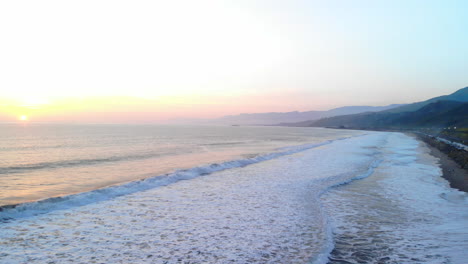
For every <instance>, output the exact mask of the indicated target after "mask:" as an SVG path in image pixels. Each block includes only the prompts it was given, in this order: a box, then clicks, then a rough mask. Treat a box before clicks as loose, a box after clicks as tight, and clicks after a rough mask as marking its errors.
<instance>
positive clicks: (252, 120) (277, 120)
mask: <svg viewBox="0 0 468 264" xmlns="http://www.w3.org/2000/svg"><path fill="white" fill-rule="evenodd" d="M401 106H404V105H401V104H393V105H387V106H345V107H339V108H335V109H331V110H327V111H305V112H299V111H294V112H271V113H244V114H239V115H228V116H223V117H220V118H216V119H190V120H188V119H185V120H183V119H179V120H173V121H172V123H189V124H210V125H272V124H282V123H286V122H288V123H296V122H303V121H309V122H310V120H313V121H315V120H319V119H321V118H325V117H332V116H339V115H351V114H358V113H364V112H378V111H385V110H389V109H393V108H397V107H401Z"/></svg>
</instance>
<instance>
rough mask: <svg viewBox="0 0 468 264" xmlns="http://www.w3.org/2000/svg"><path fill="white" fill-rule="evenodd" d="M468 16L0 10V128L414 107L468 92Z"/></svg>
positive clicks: (257, 0) (228, 2) (416, 8)
mask: <svg viewBox="0 0 468 264" xmlns="http://www.w3.org/2000/svg"><path fill="white" fill-rule="evenodd" d="M467 13H468V1H464V0H458V1H457V0H439V1H435V0H427V1H426V0H425V1H423V0H420V1H418V0H393V1H382V0H352V1H350V0H342V1H339V0H327V1H314V0H283V1H275V0H268V1H267V0H224V1H223V0H198V1H192V0H171V1H157V0H154V1H139V0H132V1H119V0H113V1H101V0H91V1H88V0H81V1H66V0H59V1H49V0H43V1H28V0H23V1H0V36H1V41H0V121H3V122H4V121H15V120H20V119H27V120H29V121H37V122H97V123H99V122H102V123H115V122H117V123H119V122H122V123H125V122H137V123H138V122H143V123H145V122H165V121H166V120H170V119H174V118H215V117H220V116H223V115H229V114H239V113H253V112H257V113H258V112H286V111H308V110H328V109H331V108H334V107H340V106H345V105H374V106H377V105H388V104H393V103H411V102H415V101H421V100H425V99H428V98H431V97H435V96H439V95H444V94H450V93H453V92H454V91H456V90H457V89H460V88H463V87H465V86H468V45H467V43H468V31H467V28H468V19H466V14H467ZM21 117H22V118H21Z"/></svg>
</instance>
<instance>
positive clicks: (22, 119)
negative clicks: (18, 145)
mask: <svg viewBox="0 0 468 264" xmlns="http://www.w3.org/2000/svg"><path fill="white" fill-rule="evenodd" d="M20 120H21V121H28V116H25V115H22V116H20Z"/></svg>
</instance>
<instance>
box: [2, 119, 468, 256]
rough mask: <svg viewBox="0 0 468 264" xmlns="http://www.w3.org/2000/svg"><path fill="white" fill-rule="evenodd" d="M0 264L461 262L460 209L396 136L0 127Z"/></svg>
mask: <svg viewBox="0 0 468 264" xmlns="http://www.w3.org/2000/svg"><path fill="white" fill-rule="evenodd" d="M0 128H1V130H0V152H1V153H2V156H1V157H2V159H1V163H0V188H1V190H2V191H1V192H0V205H2V207H0V208H1V211H0V263H463V261H464V259H466V258H467V257H468V254H467V253H466V248H468V239H467V237H468V232H467V230H468V228H467V227H468V226H467V219H468V211H467V210H466V208H467V205H468V198H467V195H466V193H463V192H459V191H457V190H455V189H451V188H450V187H449V186H448V183H447V182H446V181H445V180H444V179H443V178H441V177H440V176H441V170H440V168H439V166H438V163H437V159H436V158H434V157H432V156H430V155H429V154H428V153H429V152H428V150H427V148H426V147H425V146H424V145H422V144H421V143H420V142H419V141H417V140H416V139H414V138H412V137H409V136H407V135H404V134H400V133H390V132H369V131H351V130H331V129H323V128H291V127H243V126H240V127H237V126H233V127H228V126H217V127H211V126H155V125H154V126H153V125H45V124H28V125H17V124H10V125H2V126H1V127H0Z"/></svg>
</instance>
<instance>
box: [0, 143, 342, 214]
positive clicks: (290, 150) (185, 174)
mask: <svg viewBox="0 0 468 264" xmlns="http://www.w3.org/2000/svg"><path fill="white" fill-rule="evenodd" d="M343 139H346V138H339V139H337V140H343ZM331 142H332V141H325V142H322V143H317V144H303V145H299V146H291V147H287V148H283V149H281V151H278V152H274V153H269V154H265V155H258V156H256V157H253V158H248V159H240V160H233V161H227V162H224V163H220V164H210V165H205V166H199V167H195V168H192V169H187V170H178V171H175V172H173V173H169V174H165V175H159V176H154V177H150V178H146V179H143V180H139V181H133V182H129V183H126V184H122V185H116V186H110V187H107V188H102V189H98V190H94V191H90V192H85V193H79V194H73V195H68V196H63V197H55V198H49V199H45V200H41V201H37V202H31V203H24V204H20V205H17V206H14V207H11V206H6V207H3V208H0V209H2V210H1V211H0V221H6V220H9V219H10V220H11V219H14V218H19V217H28V216H32V215H37V214H41V213H47V212H50V211H54V210H64V209H68V208H71V207H76V206H83V205H86V204H90V203H95V202H99V201H104V200H109V199H112V198H114V197H118V196H122V195H127V194H131V193H135V192H140V191H144V190H148V189H152V188H155V187H160V186H166V185H168V184H172V183H175V182H178V181H181V180H190V179H193V178H195V177H199V176H203V175H207V174H210V173H213V172H217V171H222V170H226V169H232V168H237V167H244V166H247V165H251V164H255V163H258V162H262V161H267V160H271V159H274V158H278V157H281V156H284V155H291V154H294V153H297V152H301V151H304V150H307V149H311V148H315V147H318V146H323V145H325V144H330V143H331Z"/></svg>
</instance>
